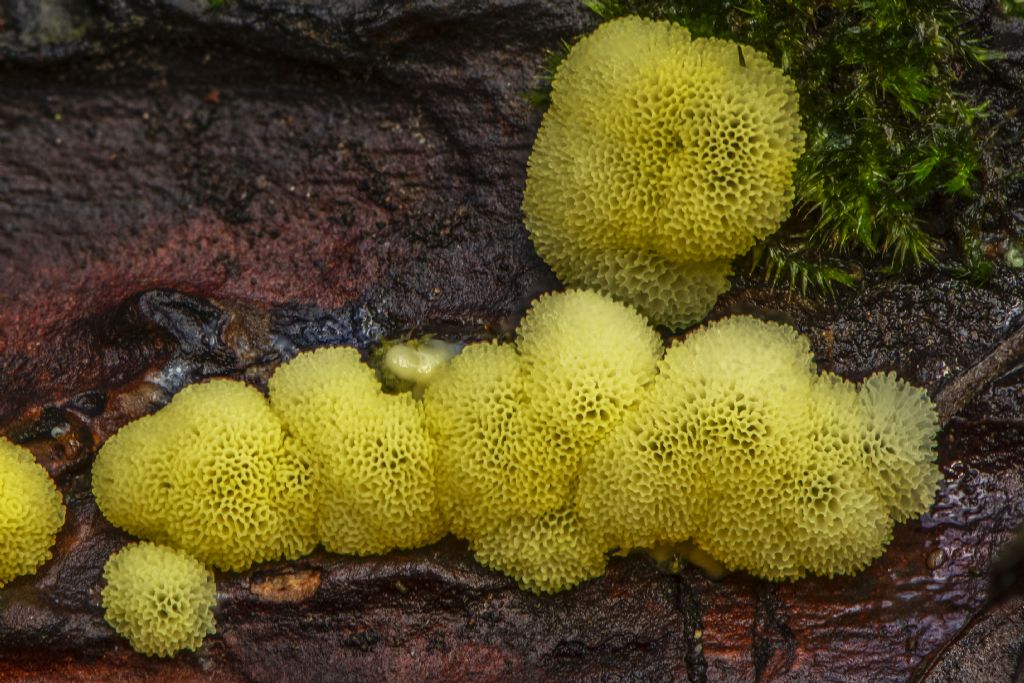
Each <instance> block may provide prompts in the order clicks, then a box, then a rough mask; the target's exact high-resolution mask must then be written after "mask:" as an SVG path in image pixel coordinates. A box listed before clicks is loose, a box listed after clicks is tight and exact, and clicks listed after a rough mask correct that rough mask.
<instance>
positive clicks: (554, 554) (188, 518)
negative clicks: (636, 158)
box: [0, 290, 942, 592]
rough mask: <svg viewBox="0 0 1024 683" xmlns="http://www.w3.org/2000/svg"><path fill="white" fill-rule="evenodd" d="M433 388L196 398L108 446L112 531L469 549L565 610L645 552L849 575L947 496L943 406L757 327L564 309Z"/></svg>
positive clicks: (567, 297) (210, 392) (335, 364)
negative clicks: (669, 328) (667, 327)
mask: <svg viewBox="0 0 1024 683" xmlns="http://www.w3.org/2000/svg"><path fill="white" fill-rule="evenodd" d="M425 386H426V389H425V392H424V395H423V399H422V401H418V400H415V399H414V398H413V397H412V395H411V394H410V393H399V394H388V393H385V392H384V391H383V390H382V388H381V386H380V384H379V382H378V381H377V378H376V376H375V375H374V372H373V370H371V368H370V367H369V366H367V365H365V364H364V363H362V361H361V360H360V356H359V354H358V353H357V352H356V351H355V350H352V349H343V348H339V349H323V350H320V351H315V352H312V353H307V354H302V355H300V356H298V357H297V358H295V359H294V360H293V361H291V362H289V363H286V364H284V365H282V366H281V367H280V368H279V369H278V370H277V371H276V372H275V374H274V375H273V377H272V378H271V379H270V382H269V387H270V405H268V404H267V402H266V401H265V400H264V399H263V397H262V396H261V395H260V394H259V392H257V391H256V390H254V389H252V388H249V387H246V386H245V385H243V384H240V383H236V382H228V381H218V382H210V383H208V384H203V385H197V386H194V387H190V388H189V389H186V390H185V391H182V392H181V393H180V394H179V395H178V396H177V397H175V399H174V400H173V401H172V402H171V404H170V405H168V406H167V407H166V408H165V409H164V410H162V411H160V412H158V413H157V414H155V415H153V416H150V417H147V418H143V419H141V420H139V421H137V422H136V423H133V424H131V425H128V426H127V427H125V428H124V429H123V430H121V432H119V433H118V434H117V435H116V436H115V437H114V438H112V439H110V441H108V443H107V444H106V445H105V446H104V447H103V449H102V450H101V452H100V454H99V456H98V457H97V462H96V465H95V468H94V491H95V493H96V496H97V500H98V501H99V504H100V507H101V509H102V510H103V511H104V513H105V514H107V515H108V516H109V517H110V518H111V520H112V521H114V522H115V523H117V524H119V525H122V526H124V527H125V528H128V529H129V530H131V531H133V532H135V533H139V534H142V535H145V536H147V537H149V538H159V539H167V540H168V542H170V543H172V544H174V545H175V546H177V547H181V548H185V549H187V550H190V551H191V552H193V553H194V554H196V555H197V556H198V557H200V558H201V559H204V560H205V561H206V562H208V563H212V564H216V565H217V566H220V567H224V568H229V569H241V568H245V567H247V566H248V565H249V564H251V563H252V562H254V561H259V560H261V559H269V558H272V557H279V556H282V555H284V556H285V557H296V556H298V555H301V554H304V553H306V552H308V551H309V550H310V549H311V547H312V546H313V545H314V544H315V543H316V542H317V540H320V541H322V542H323V544H324V546H325V547H326V548H327V549H328V550H330V551H333V552H339V553H346V554H361V555H366V554H374V553H382V552H387V551H389V550H391V549H393V548H411V547H416V546H421V545H425V544H428V543H430V542H433V541H434V540H437V539H438V538H440V536H442V535H443V534H444V533H446V532H447V531H449V530H451V531H453V532H454V533H456V534H457V535H459V536H461V537H463V538H465V539H467V540H468V541H469V544H470V547H471V549H472V550H473V552H474V553H475V554H476V556H477V558H478V559H479V560H480V561H481V562H482V563H484V564H486V565H487V566H490V567H492V568H494V569H496V570H498V571H502V572H505V573H507V574H509V575H510V576H513V577H514V578H515V579H516V581H517V582H519V584H520V585H521V586H523V587H525V588H527V589H529V590H532V591H535V592H553V591H558V590H562V589H565V588H568V587H570V586H573V585H575V584H576V583H579V582H580V581H583V580H586V579H588V578H591V577H594V576H597V575H598V574H600V573H601V572H602V571H603V568H604V566H605V561H606V553H608V552H610V551H613V550H616V549H618V550H620V551H625V550H629V549H632V548H647V549H654V551H655V553H657V552H658V551H659V549H661V550H662V551H663V550H664V549H666V548H677V549H678V548H686V556H687V557H693V558H701V561H702V562H704V563H705V564H706V565H707V566H713V567H718V568H721V567H724V568H725V569H728V570H744V571H747V572H749V573H751V574H753V575H755V576H759V577H763V578H766V579H770V580H787V579H796V578H799V577H802V576H804V575H805V574H808V573H814V574H819V575H827V576H833V575H836V574H850V573H853V572H856V571H858V570H860V569H862V568H864V567H865V566H867V565H868V564H869V563H870V562H871V561H872V560H873V559H875V558H876V557H878V556H879V555H880V554H881V553H882V552H883V550H884V549H885V546H886V544H887V543H888V542H889V541H890V539H891V536H892V527H893V524H894V523H895V522H896V521H902V520H905V519H908V518H910V517H914V516H917V515H920V514H921V513H922V512H924V511H925V510H926V509H927V508H928V507H929V506H930V505H931V503H932V501H933V499H934V495H935V489H936V486H937V485H938V483H939V482H940V481H941V479H942V475H941V473H940V472H939V470H938V468H937V467H936V465H935V436H936V431H937V417H936V413H935V410H934V406H933V405H932V404H931V402H930V400H929V399H928V395H927V393H926V392H925V391H923V390H921V389H917V388H914V387H912V386H910V385H908V384H906V383H905V382H903V381H901V380H898V379H896V377H895V376H894V375H891V374H888V375H886V374H880V375H874V376H872V377H870V378H869V379H867V380H866V381H865V382H864V383H863V384H862V385H861V386H859V387H858V386H857V385H855V384H853V383H850V382H847V381H846V380H843V379H842V378H840V377H837V376H835V375H833V374H831V373H827V372H825V373H820V374H819V372H818V370H817V368H816V366H815V364H814V359H813V355H812V353H811V348H810V344H809V341H808V339H807V338H806V337H804V336H802V335H801V334H799V333H798V332H797V331H796V330H794V329H793V328H791V327H789V326H786V325H781V324H776V323H770V322H763V321H760V320H757V319H754V318H750V317H744V316H737V317H733V318H728V319H725V320H721V321H718V322H715V323H711V324H709V325H707V326H706V327H704V328H702V329H700V330H697V331H695V332H693V333H691V334H690V335H689V336H688V337H686V338H685V339H683V340H681V341H677V342H675V343H674V344H673V345H672V346H671V348H669V350H668V351H667V352H663V346H662V341H661V338H660V337H659V336H658V335H657V334H656V333H655V332H654V331H653V329H652V328H651V327H650V325H649V324H648V323H647V321H646V320H645V319H644V318H643V316H641V315H639V314H638V313H637V312H636V311H635V310H633V309H632V308H629V307H627V306H625V305H623V304H620V303H618V302H616V301H614V300H613V299H611V298H610V297H608V296H606V295H604V294H598V293H595V292H593V291H585V290H570V291H566V292H562V293H557V294H549V295H546V296H543V297H541V298H540V299H538V300H537V301H536V302H535V303H534V305H533V306H532V307H531V309H530V310H529V311H528V312H527V314H526V315H525V316H524V318H523V320H522V322H521V324H520V326H519V329H518V331H517V338H516V341H515V343H514V344H504V345H501V344H497V343H493V342H492V343H478V344H471V345H469V346H467V347H466V348H465V349H464V350H463V351H462V353H461V354H460V355H459V356H457V357H456V358H454V359H453V360H451V361H450V362H448V363H445V364H443V365H440V366H438V367H435V368H433V369H432V372H431V377H430V379H429V381H428V382H426V383H425ZM22 457H23V456H22ZM8 459H9V460H10V461H11V462H15V460H14V459H11V458H8ZM0 531H2V528H0ZM51 540H52V539H51Z"/></svg>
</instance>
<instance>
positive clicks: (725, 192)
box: [523, 17, 804, 327]
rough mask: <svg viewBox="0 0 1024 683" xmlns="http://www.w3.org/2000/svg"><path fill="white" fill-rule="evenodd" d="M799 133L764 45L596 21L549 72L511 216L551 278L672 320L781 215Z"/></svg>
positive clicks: (697, 309)
mask: <svg viewBox="0 0 1024 683" xmlns="http://www.w3.org/2000/svg"><path fill="white" fill-rule="evenodd" d="M741 55H742V56H741ZM803 143H804V136H803V133H802V132H801V130H800V117H799V112H798V97H797V93H796V89H795V86H794V84H793V82H792V80H791V79H790V78H789V77H787V76H785V75H784V74H782V72H781V71H779V70H778V69H776V68H775V67H774V66H772V64H771V62H770V61H769V60H768V59H767V57H765V56H764V55H763V54H761V53H759V52H757V51H755V50H753V49H752V48H749V47H743V46H738V45H737V44H735V43H731V42H728V41H722V40H715V39H697V40H691V38H690V34H689V32H688V31H687V30H686V29H685V28H683V27H681V26H677V25H674V24H671V23H669V22H656V21H650V20H647V19H640V18H637V17H626V18H623V19H619V20H616V21H610V22H607V23H605V24H602V25H601V26H600V27H599V28H598V29H597V30H596V31H595V32H594V33H592V34H591V35H589V36H587V37H585V38H583V39H582V40H580V41H579V43H577V45H576V46H575V47H573V49H572V50H571V52H570V53H569V54H568V56H567V57H566V58H565V59H564V60H563V62H562V64H561V65H560V67H559V69H558V72H557V73H556V74H555V77H554V79H553V81H552V93H551V106H550V108H549V109H548V111H547V113H546V114H545V116H544V121H543V123H542V125H541V128H540V130H539V132H538V134H537V139H536V141H535V143H534V148H533V154H532V155H531V157H530V162H529V169H528V173H527V183H526V193H525V196H524V201H523V212H524V215H525V220H526V226H527V228H528V229H529V231H530V234H531V237H532V238H533V241H534V244H535V245H536V247H537V251H538V253H539V254H540V255H541V257H542V258H544V260H545V261H547V262H548V264H550V265H551V266H552V268H553V269H554V271H555V273H556V274H557V275H558V276H559V278H560V279H562V281H563V282H565V283H566V284H569V285H572V286H581V287H599V288H601V289H602V291H605V292H606V293H609V294H611V295H613V296H616V297H617V298H621V299H622V300H624V301H628V302H630V303H633V304H634V305H637V306H638V307H639V308H640V310H641V311H642V312H643V313H645V314H646V315H648V316H649V317H650V318H651V320H652V321H653V322H655V323H657V324H664V325H669V326H673V327H678V326H682V325H685V324H688V323H692V322H694V321H695V320H698V319H700V318H701V317H703V316H704V315H705V314H706V313H707V311H708V310H709V309H710V307H711V306H712V305H713V304H714V301H715V299H716V298H717V296H718V294H720V293H721V292H722V291H724V290H725V289H726V288H727V286H728V281H727V279H726V276H727V274H728V272H729V269H728V262H729V261H731V260H732V258H734V257H735V256H738V255H740V254H742V253H744V252H746V251H747V250H748V249H749V248H750V247H751V246H753V244H754V243H755V241H756V240H758V239H761V238H764V237H765V236H767V235H768V234H770V233H772V232H774V231H775V230H776V229H778V226H779V224H780V222H781V221H782V220H783V219H784V218H785V217H786V215H787V214H788V212H789V210H790V206H791V204H792V200H793V192H794V191H793V184H792V175H793V171H794V170H795V167H796V160H797V158H798V157H799V155H800V153H801V152H802V150H803ZM698 264H700V265H698ZM652 285H654V286H653V288H652Z"/></svg>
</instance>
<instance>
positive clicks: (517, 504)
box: [424, 291, 663, 591]
mask: <svg viewBox="0 0 1024 683" xmlns="http://www.w3.org/2000/svg"><path fill="white" fill-rule="evenodd" d="M662 350H663V349H662V344H661V339H660V337H659V336H658V335H657V334H656V333H655V332H654V330H652V329H651V327H650V326H649V325H648V324H647V322H646V320H644V318H643V317H642V316H640V315H638V314H637V313H636V311H634V310H633V309H631V308H629V307H627V306H624V305H622V304H619V303H617V302H615V301H612V300H611V299H609V298H608V297H606V296H603V295H600V294H597V293H595V292H589V291H569V292H564V293H560V294H550V295H547V296H544V297H542V298H541V299H539V300H538V301H536V302H535V303H534V305H533V307H532V308H531V309H530V310H529V311H528V312H527V314H526V316H525V317H524V319H523V321H522V323H521V325H520V327H519V330H518V336H517V339H516V344H515V346H512V345H505V346H499V345H496V344H493V343H490V344H474V345H470V346H469V347H467V348H466V349H465V350H464V351H463V352H462V354H461V355H459V356H458V357H457V358H455V359H454V360H453V361H452V363H451V366H450V367H449V368H448V370H447V371H446V373H444V374H443V375H441V376H440V377H439V378H438V379H437V380H436V381H435V382H434V383H433V384H431V385H430V386H429V387H428V388H427V390H426V393H425V396H424V404H425V406H426V411H427V423H428V425H429V427H430V430H431V434H432V435H433V436H434V438H435V439H436V440H437V443H438V450H439V463H440V464H439V476H438V481H439V485H440V487H441V490H442V493H443V498H444V499H445V500H446V501H447V505H448V508H449V514H450V516H451V520H452V530H453V531H454V532H455V533H456V534H458V535H459V536H461V537H463V538H467V539H469V541H470V545H471V547H472V548H473V550H474V552H475V553H476V554H477V557H478V558H479V559H480V560H481V562H483V563H485V564H487V565H488V566H491V567H494V568H496V569H499V570H501V571H504V572H506V573H509V574H511V575H512V576H513V577H515V578H516V580H517V581H518V582H519V583H520V584H521V585H523V586H527V587H529V588H531V589H532V590H542V591H553V590H558V589H561V588H566V587H568V586H571V585H573V584H575V583H576V582H578V581H581V580H583V579H584V578H589V577H591V576H594V575H596V573H600V570H601V568H602V567H603V566H604V548H603V547H601V546H600V545H598V544H596V543H595V542H594V539H593V538H592V537H591V535H590V534H589V533H584V531H583V530H581V529H580V528H579V525H578V521H577V520H576V517H575V512H574V511H573V510H572V509H571V501H572V495H573V490H574V488H575V486H576V482H577V478H578V472H579V465H580V462H581V461H582V459H583V458H585V457H586V456H587V454H588V453H589V452H590V451H591V450H592V449H593V448H594V447H595V445H596V444H598V443H599V442H600V441H601V439H602V438H603V437H604V436H605V435H606V434H607V433H608V432H609V431H610V430H611V429H612V428H613V427H614V426H615V425H616V424H618V423H619V422H620V421H621V420H622V419H623V418H624V417H625V416H626V415H627V414H628V413H630V412H631V411H633V410H634V409H635V408H636V406H637V405H638V404H639V402H640V401H641V400H642V398H643V395H644V393H645V392H646V391H647V388H648V385H649V384H650V383H651V382H652V381H653V379H654V377H655V374H656V371H657V363H658V359H659V358H660V356H661V353H662Z"/></svg>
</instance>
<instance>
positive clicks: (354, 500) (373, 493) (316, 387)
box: [270, 348, 447, 555]
mask: <svg viewBox="0 0 1024 683" xmlns="http://www.w3.org/2000/svg"><path fill="white" fill-rule="evenodd" d="M270 401H271V405H272V406H273V408H274V410H275V411H276V412H277V414H278V415H280V416H281V419H282V420H283V422H284V424H285V425H286V426H287V428H288V429H289V431H290V432H291V434H293V435H294V436H295V438H296V439H297V440H298V442H299V443H300V444H301V445H302V447H303V448H305V449H306V450H307V451H308V452H309V453H310V454H311V456H312V459H313V461H314V462H315V463H316V466H317V468H318V473H319V484H320V494H319V499H320V509H319V512H318V513H317V515H316V517H317V532H318V534H319V537H320V540H321V541H322V542H323V544H324V547H325V548H327V549H328V550H330V551H332V552H336V553H345V554H353V555H372V554H376V553H384V552H387V551H389V550H392V549H394V548H414V547H417V546H421V545H427V544H429V543H432V542H434V541H436V540H438V539H440V538H441V537H442V536H444V534H445V533H447V525H446V523H445V521H444V518H443V517H442V515H441V509H440V506H439V504H438V501H437V497H436V493H435V486H434V476H435V469H436V465H435V458H436V449H435V446H434V442H433V440H432V439H431V438H430V436H429V435H428V434H427V429H426V425H425V423H424V420H423V405H422V404H421V403H420V402H418V401H416V400H414V399H413V398H412V397H411V396H410V395H409V394H397V395H389V394H385V393H384V392H383V391H382V390H381V386H380V384H379V383H378V382H377V378H376V376H375V375H374V373H373V370H371V369H370V368H369V366H367V365H365V364H364V363H363V362H362V361H361V360H360V359H359V353H358V352H356V351H355V350H354V349H349V348H334V349H320V350H318V351H313V352H311V353H305V354H302V355H300V356H298V357H297V358H295V359H294V360H292V361H291V362H289V363H286V364H285V365H282V366H281V367H280V368H278V370H277V371H276V372H275V373H274V376H273V377H271V379H270Z"/></svg>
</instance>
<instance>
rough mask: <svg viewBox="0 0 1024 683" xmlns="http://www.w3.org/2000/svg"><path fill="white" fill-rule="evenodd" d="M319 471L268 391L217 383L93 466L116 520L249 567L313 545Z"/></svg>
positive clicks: (116, 440)
mask: <svg viewBox="0 0 1024 683" xmlns="http://www.w3.org/2000/svg"><path fill="white" fill-rule="evenodd" d="M314 476H315V470H314V463H313V461H312V458H311V456H310V455H309V454H308V453H307V452H306V451H305V450H304V449H302V448H300V447H299V445H298V444H296V443H294V442H292V441H291V439H290V437H288V436H287V435H286V433H285V430H284V429H283V426H282V424H281V421H280V420H279V419H278V418H277V416H276V415H274V413H273V412H272V411H271V409H270V406H269V405H268V403H267V401H266V399H265V398H264V397H263V395H262V394H260V392H259V391H257V390H256V389H254V388H252V387H249V386H247V385H245V384H243V383H241V382H234V381H230V380H214V381H211V382H207V383H204V384H196V385H192V386H190V387H187V388H185V389H183V390H182V391H181V392H180V393H178V394H177V395H176V396H175V397H174V398H173V399H172V400H171V402H170V403H169V404H168V405H167V406H166V407H164V408H163V409H162V410H160V411H159V412H157V413H155V414H154V415H151V416H148V417H145V418H142V419H140V420H136V421H135V422H132V423H129V424H128V425H126V426H125V427H123V428H122V429H121V430H120V431H119V432H118V433H117V434H115V435H114V436H113V437H112V438H111V439H109V440H108V441H107V443H105V444H104V445H103V448H101V449H100V452H99V454H98V455H97V457H96V462H95V464H94V465H93V493H94V494H95V496H96V501H97V503H98V504H99V506H100V510H101V511H103V514H104V515H105V516H106V517H107V519H109V520H110V521H111V522H112V523H113V524H115V525H117V526H120V527H122V528H124V529H126V530H127V531H129V532H131V533H133V534H136V535H138V536H141V537H142V538H145V539H147V540H153V541H158V542H162V543H167V544H170V545H173V546H175V547H178V548H182V549H184V550H186V551H188V552H189V553H191V554H192V555H194V556H195V557H197V558H198V559H200V560H201V561H203V562H204V563H206V564H209V565H212V566H214V567H217V568H219V569H229V570H234V571H241V570H244V569H247V568H248V567H249V566H250V565H251V564H252V563H253V562H261V561H264V560H272V559H278V558H280V557H282V556H283V557H286V558H289V559H294V558H296V557H299V556H301V555H305V554H307V553H308V552H309V551H310V550H312V549H313V547H314V546H315V545H316V541H317V538H316V530H315V515H316V512H317V496H316V492H317V487H316V484H315V481H314Z"/></svg>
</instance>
